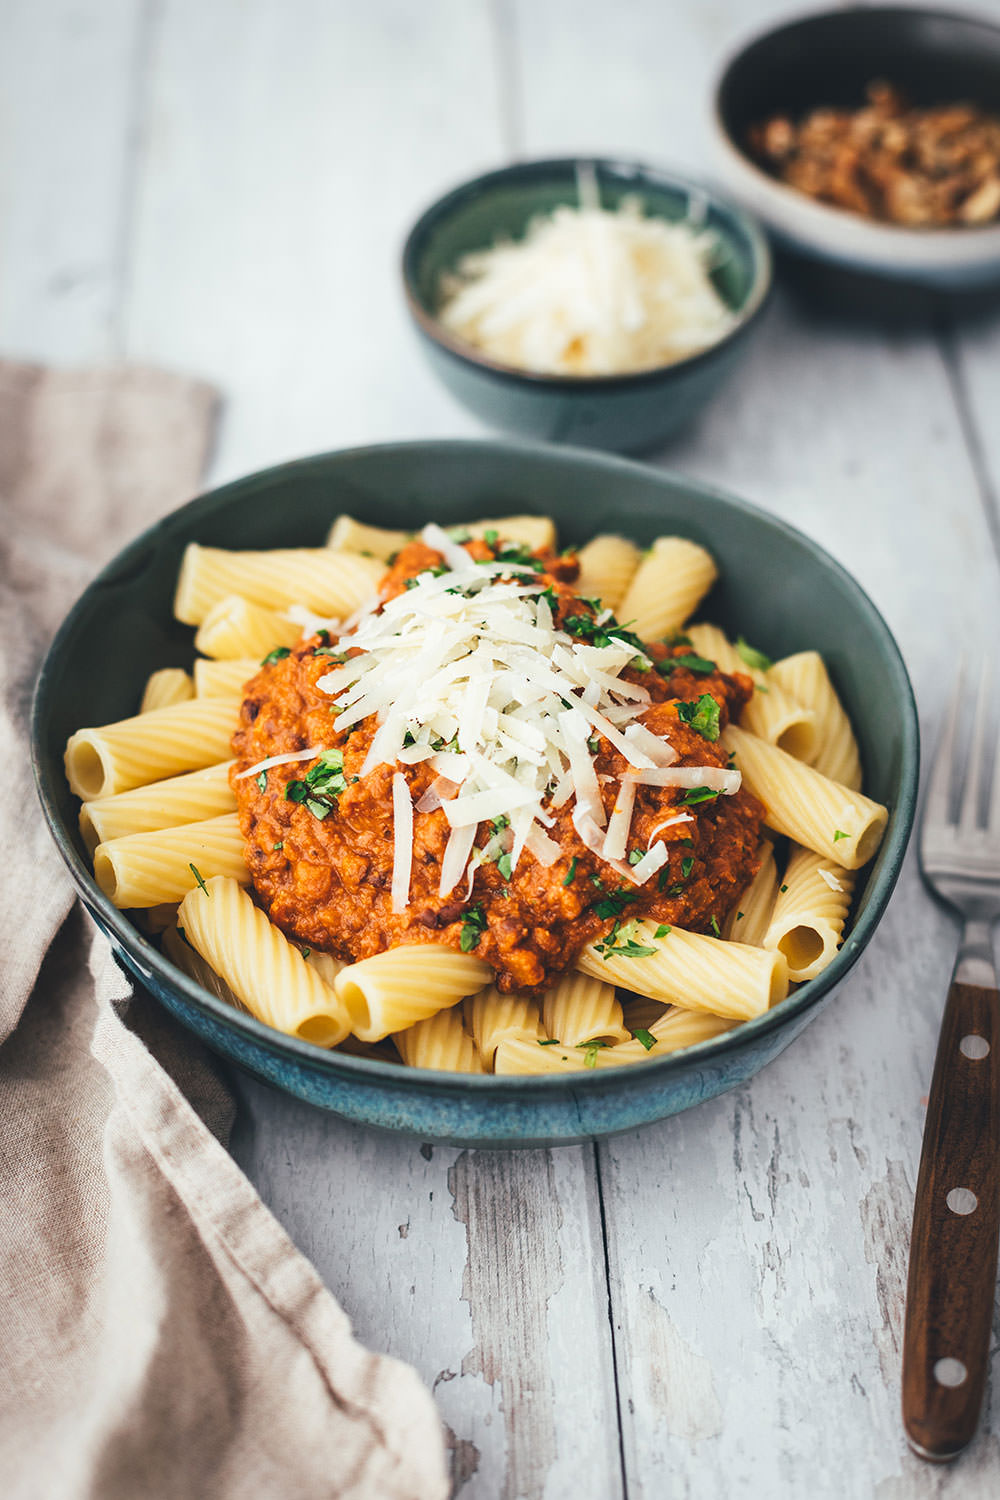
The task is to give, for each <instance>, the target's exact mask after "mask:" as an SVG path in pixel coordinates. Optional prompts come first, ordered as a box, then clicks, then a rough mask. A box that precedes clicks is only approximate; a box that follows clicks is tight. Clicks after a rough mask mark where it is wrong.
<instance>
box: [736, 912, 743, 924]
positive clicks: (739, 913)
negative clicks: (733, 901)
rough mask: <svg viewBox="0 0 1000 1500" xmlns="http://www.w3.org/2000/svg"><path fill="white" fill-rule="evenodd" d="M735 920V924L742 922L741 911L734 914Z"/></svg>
mask: <svg viewBox="0 0 1000 1500" xmlns="http://www.w3.org/2000/svg"><path fill="white" fill-rule="evenodd" d="M736 920H737V922H742V921H743V913H742V912H741V911H738V912H737V913H736Z"/></svg>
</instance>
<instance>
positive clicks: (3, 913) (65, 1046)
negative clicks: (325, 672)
mask: <svg viewBox="0 0 1000 1500" xmlns="http://www.w3.org/2000/svg"><path fill="white" fill-rule="evenodd" d="M213 405H214V402H213V396H212V393H211V392H210V391H209V390H208V389H207V388H206V387H204V386H202V385H199V384H197V383H196V382H192V381H187V380H182V379H180V378H178V377H174V376H168V375H164V374H162V373H159V372H156V371H148V370H126V371H117V372H88V373H83V374H71V373H55V372H52V371H44V370H41V369H38V368H36V367H33V366H27V365H13V364H4V363H2V362H0V504H2V510H3V520H2V525H0V640H2V644H3V655H2V659H0V757H2V765H3V775H2V776H0V840H2V849H3V854H2V856H0V1043H2V1045H0V1236H2V1245H3V1252H4V1253H3V1260H2V1266H0V1475H2V1480H0V1489H2V1492H3V1495H4V1497H5V1500H36V1497H37V1500H64V1497H65V1500H84V1497H87V1500H174V1497H176V1500H199V1497H202V1496H204V1497H212V1500H230V1497H232V1500H237V1497H239V1500H244V1497H251V1496H252V1497H254V1500H269V1497H272V1496H273V1497H279V1496H280V1497H282V1500H284V1497H289V1500H292V1497H294V1500H313V1497H317V1500H318V1497H350V1500H376V1497H377V1500H396V1497H400V1500H402V1497H407V1500H435V1497H441V1496H444V1495H445V1494H446V1493H447V1484H446V1482H445V1478H444V1457H443V1451H444V1450H443V1442H442V1435H441V1427H440V1423H439V1421H438V1418H437V1416H436V1413H435V1410H434V1407H433V1404H432V1402H431V1399H430V1396H429V1395H428V1393H427V1391H426V1390H425V1389H424V1387H423V1386H422V1385H421V1383H420V1382H419V1380H418V1378H417V1376H416V1375H415V1373H414V1372H413V1371H412V1370H410V1369H408V1368H407V1367H406V1366H404V1365H401V1364H399V1363H397V1362H396V1361H394V1360H391V1359H388V1358H385V1357H381V1356H377V1355H374V1354H371V1353H369V1352H368V1351H366V1350H365V1349H362V1348H361V1346H360V1345H359V1344H357V1343H356V1342H355V1340H354V1339H353V1338H352V1336H351V1332H350V1327H349V1324H348V1321H347V1318H346V1316H345V1314H344V1312H343V1311H342V1310H341V1308H340V1307H339V1306H338V1305H337V1303H336V1302H335V1301H334V1299H333V1298H332V1297H331V1296H330V1295H329V1293H328V1292H327V1291H326V1289H325V1288H324V1287H323V1285H322V1283H321V1282H320V1280H319V1278H318V1277H317V1275H316V1273H315V1272H314V1271H313V1269H312V1267H311V1266H310V1265H309V1264H308V1262H306V1261H305V1260H304V1259H303V1258H302V1256H300V1255H299V1254H298V1252H297V1251H296V1250H295V1248H294V1246H293V1245H292V1244H291V1242H290V1241H289V1240H288V1238H287V1237H286V1235H285V1234H284V1232H283V1230H282V1229H281V1228H280V1226H279V1225H278V1224H277V1223H276V1222H275V1220H274V1219H273V1218H272V1217H271V1215H270V1213H269V1212H268V1211H267V1209H266V1208H265V1207H264V1205H263V1204H262V1203H261V1201H260V1199H259V1198H258V1197H257V1195H256V1193H255V1192H254V1190H253V1188H252V1186H251V1185H250V1183H249V1182H248V1181H247V1180H246V1178H245V1177H244V1176H243V1175H242V1173H241V1172H240V1171H239V1169H238V1168H237V1167H236V1165H235V1163H234V1162H233V1161H232V1159H231V1158H230V1157H229V1155H228V1154H227V1152H226V1151H225V1149H224V1145H223V1144H220V1141H223V1142H224V1141H225V1138H226V1133H227V1130H228V1126H229V1123H230V1121H231V1113H232V1110H231V1101H230V1099H229V1096H228V1093H227V1091H226V1089H225V1087H224V1084H223V1082H222V1080H221V1078H220V1076H219V1074H218V1072H217V1070H216V1068H215V1066H214V1064H213V1063H212V1061H211V1059H210V1057H209V1055H208V1054H207V1053H206V1052H205V1051H204V1050H203V1049H202V1048H201V1047H200V1045H199V1044H198V1043H197V1042H195V1041H194V1039H193V1038H191V1037H189V1036H188V1035H187V1034H186V1033H183V1032H182V1031H180V1029H179V1028H177V1027H176V1026H175V1025H174V1024H173V1023H172V1022H171V1021H170V1020H169V1019H168V1018H167V1017H166V1015H165V1014H164V1013H162V1012H161V1011H160V1010H159V1008H158V1007H157V1006H155V1005H154V1003H153V1002H152V1001H151V1000H150V999H149V998H148V997H147V996H145V995H143V994H142V993H141V992H136V993H133V991H132V989H131V987H130V985H129V984H127V983H126V981H125V980H124V978H123V977H122V975H121V973H120V971H119V969H118V967H117V966H116V964H115V963H114V961H113V959H112V958H111V954H110V950H109V948H108V946H107V944H106V943H105V941H104V939H103V938H102V937H101V936H100V935H99V934H98V933H97V932H96V930H95V929H94V928H93V927H92V925H91V924H90V922H89V919H87V918H86V917H85V916H84V914H83V912H82V910H81V908H79V907H75V908H74V907H73V894H72V890H71V887H70V884H69V880H68V877H67V875H66V874H65V872H64V870H63V867H62V863H61V860H60V859H59V856H58V855H57V853H56V850H55V847H54V845H53V844H52V843H51V840H50V839H49V837H48V833H47V831H46V829H45V827H44V825H43V822H42V818H41V814H40V811H39V809H38V807H37V803H36V799H35V794H34V789H33V787H32V784H31V775H30V768H29V762H28V753H27V714H28V708H29V700H30V693H31V689H32V686H33V683H34V680H35V677H36V675H37V671H38V666H39V663H40V661H41V657H42V655H43V652H44V649H45V647H46V644H47V642H48V640H49V638H50V637H51V635H52V632H53V630H54V629H55V627H56V626H57V625H58V623H59V620H60V618H61V617H62V615H63V614H64V613H65V611H66V610H67V608H68V607H69V605H70V604H71V603H72V601H73V599H74V598H75V597H76V595H77V594H78V593H79V591H80V589H81V588H82V587H83V585H84V583H85V582H86V580H87V578H88V576H90V575H91V574H92V573H93V571H94V569H95V566H96V565H97V563H99V562H100V561H102V560H103V559H104V558H105V557H106V556H108V555H110V554H111V553H112V552H113V551H115V550H116V549H117V548H118V547H119V546H120V545H121V544H122V542H123V541H124V540H126V539H127V537H128V536H130V535H133V534H135V533H136V532H137V531H139V530H140V529H141V528H142V527H143V526H145V525H147V524H148V523H149V522H151V521H153V520H155V519H156V518H157V517H158V516H160V515H162V514H163V513H164V512H165V511H166V510H168V509H169V508H170V507H171V506H172V505H174V504H176V503H177V502H179V501H180V500H182V499H184V498H185V496H186V495H188V494H190V493H191V492H192V491H193V490H194V489H195V488H196V485H197V481H198V476H199V473H200V470H201V467H202V464H203V461H204V457H205V452H206V448H207V444H208V438H209V434H210V431H211V425H212V415H213ZM206 1122H207V1124H206ZM208 1126H210V1127H211V1129H209V1128H208ZM213 1132H214V1134H213ZM216 1137H219V1139H216Z"/></svg>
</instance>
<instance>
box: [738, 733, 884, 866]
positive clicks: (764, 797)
mask: <svg viewBox="0 0 1000 1500" xmlns="http://www.w3.org/2000/svg"><path fill="white" fill-rule="evenodd" d="M721 743H722V744H723V746H724V747H725V749H726V750H728V751H731V752H732V754H733V755H734V756H735V758H736V765H737V766H738V768H739V769H740V771H741V772H742V773H743V782H744V785H745V786H746V787H747V789H748V790H749V791H750V792H752V793H753V795H754V796H755V797H757V798H759V799H760V801H761V802H763V804H764V807H765V809H766V813H765V818H764V821H765V822H766V824H767V826H768V827H769V828H773V829H775V830H776V831H777V832H778V833H784V834H787V835H788V837H789V838H790V839H793V840H794V842H795V843H796V844H804V845H805V847H806V848H807V849H812V850H813V851H814V853H816V854H823V855H825V856H826V857H827V858H828V859H831V860H833V862H834V864H837V865H841V866H843V868H844V869H846V870H857V869H860V867H861V866H862V865H864V864H867V862H868V861H869V860H870V859H871V857H872V855H873V854H874V853H875V851H876V849H877V848H878V846H879V841H880V840H881V838H882V832H883V830H884V828H885V825H886V821H887V819H888V813H887V811H886V809H885V808H884V807H882V806H881V804H880V803H878V802H873V801H872V800H871V798H870V797H865V796H863V795H862V794H861V792H855V791H852V790H851V788H850V787H846V786H842V785H841V784H840V782H839V781H831V780H830V779H829V778H828V777H826V776H824V775H822V773H821V772H819V771H817V770H815V768H814V767H812V766H807V765H805V764H804V763H803V762H802V761H800V760H796V758H795V756H794V755H788V754H786V752H785V751H784V750H779V749H778V747H777V746H776V745H768V744H767V743H766V742H765V741H764V740H761V739H758V738H757V736H756V735H755V734H748V733H747V732H746V730H744V729H739V728H738V727H737V726H736V725H735V724H730V726H729V728H728V729H726V730H725V731H724V733H723V735H722V741H721Z"/></svg>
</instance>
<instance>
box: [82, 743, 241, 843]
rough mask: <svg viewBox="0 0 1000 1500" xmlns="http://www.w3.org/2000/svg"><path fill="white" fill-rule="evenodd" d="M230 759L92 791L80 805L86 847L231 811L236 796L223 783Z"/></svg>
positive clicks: (225, 779)
mask: <svg viewBox="0 0 1000 1500" xmlns="http://www.w3.org/2000/svg"><path fill="white" fill-rule="evenodd" d="M233 765H234V762H233V761H231V760H226V761H220V763H219V764H218V765H217V766H207V767H206V768H205V770H203V771H189V772H187V774H186V775H183V776H171V777H169V778H167V779H166V780H164V781H153V782H150V783H148V785H146V786H140V787H133V788H132V790H131V791H128V792H118V793H117V795H116V796H114V797H98V798H96V799H95V800H94V801H92V802H85V803H84V804H83V806H82V807H81V809H80V832H81V834H82V835H83V841H84V843H85V844H86V845H87V849H88V851H89V852H90V853H93V851H94V850H95V849H96V848H97V846H98V844H105V843H107V842H108V841H109V840H111V839H120V838H124V837H125V835H126V834H130V833H155V832H157V830H159V829H163V828H176V827H178V826H179V825H180V824H181V823H200V822H203V821H204V820H205V819H206V818H215V817H218V816H220V815H221V814H222V813H228V812H235V811H236V798H235V796H234V795H233V789H232V787H231V786H230V785H229V772H230V771H231V769H232V767H233Z"/></svg>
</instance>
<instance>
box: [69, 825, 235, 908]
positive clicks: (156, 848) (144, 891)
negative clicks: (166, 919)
mask: <svg viewBox="0 0 1000 1500" xmlns="http://www.w3.org/2000/svg"><path fill="white" fill-rule="evenodd" d="M213 875H227V876H230V877H231V878H232V879H233V880H236V881H239V882H240V883H241V884H243V885H249V883H250V871H249V870H248V869H247V867H246V863H245V860H244V857H243V835H242V834H241V833H240V823H239V817H238V816H237V814H236V813H224V814H223V815H222V817H220V818H206V819H205V821H204V822H203V823H183V824H181V826H180V827H178V828H163V829H160V830H158V831H157V832H155V833H130V834H127V835H126V836H125V838H121V839H112V840H111V841H110V842H109V843H107V844H98V846H97V848H96V849H95V850H94V878H95V879H96V881H97V884H98V885H99V886H100V888H101V890H102V891H103V892H104V894H105V895H106V896H107V897H108V898H109V899H110V900H111V901H113V902H114V904H115V905H116V906H120V907H136V906H159V905H160V904H161V903H162V902H164V901H180V900H182V898H183V897H184V896H185V895H186V894H187V892H188V891H189V890H190V889H191V888H192V886H196V885H197V884H198V879H199V877H200V878H201V879H202V880H207V879H208V878H209V877H210V876H213ZM181 925H182V926H183V923H182V924H181Z"/></svg>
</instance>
